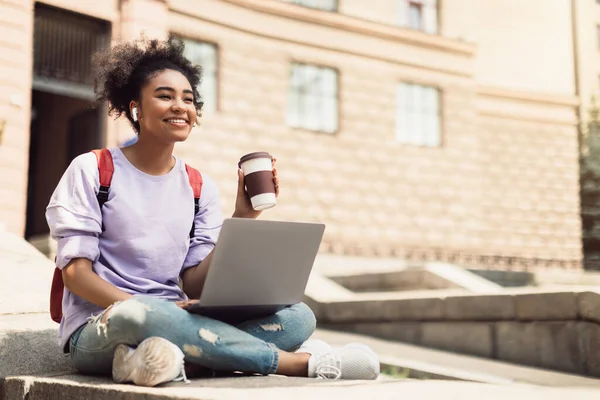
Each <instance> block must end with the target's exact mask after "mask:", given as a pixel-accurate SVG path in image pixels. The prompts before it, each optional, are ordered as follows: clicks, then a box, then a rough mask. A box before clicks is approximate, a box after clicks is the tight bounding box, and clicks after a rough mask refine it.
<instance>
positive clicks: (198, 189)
mask: <svg viewBox="0 0 600 400" xmlns="http://www.w3.org/2000/svg"><path fill="white" fill-rule="evenodd" d="M185 172H187V175H188V180H189V181H190V186H191V187H192V191H193V192H194V219H192V229H191V230H190V239H192V238H193V237H194V232H195V231H196V215H198V212H199V211H200V195H201V194H202V182H203V181H202V175H201V174H200V171H198V170H197V169H195V168H192V167H190V166H189V165H187V164H185Z"/></svg>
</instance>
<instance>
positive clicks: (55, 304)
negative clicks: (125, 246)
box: [50, 149, 202, 323]
mask: <svg viewBox="0 0 600 400" xmlns="http://www.w3.org/2000/svg"><path fill="white" fill-rule="evenodd" d="M92 153H94V154H95V155H96V159H97V160H98V172H99V173H100V189H99V190H98V194H97V195H96V197H97V199H98V204H99V205H100V210H102V206H103V205H104V203H106V201H107V200H108V192H109V190H110V183H111V181H112V176H113V172H114V171H115V167H114V164H113V159H112V154H111V153H110V150H109V149H101V150H92ZM185 171H186V172H187V174H188V180H189V182H190V186H191V187H192V190H193V191H194V216H195V215H196V214H198V211H200V194H201V193H202V175H201V174H200V172H199V171H198V170H196V169H194V168H192V167H190V166H189V165H187V164H186V165H185ZM102 230H104V224H103V225H102ZM194 231H195V223H194V222H192V229H191V231H190V238H193V237H194ZM64 287H65V285H64V282H63V279H62V270H60V269H59V268H58V267H56V268H55V269H54V276H53V277H52V286H51V288H50V317H51V318H52V320H53V321H55V322H59V323H60V321H61V319H62V298H63V291H64Z"/></svg>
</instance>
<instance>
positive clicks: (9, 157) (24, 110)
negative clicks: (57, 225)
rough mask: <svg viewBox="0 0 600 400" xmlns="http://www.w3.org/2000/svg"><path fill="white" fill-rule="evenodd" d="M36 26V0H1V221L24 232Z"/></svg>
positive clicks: (11, 229) (12, 229)
mask: <svg viewBox="0 0 600 400" xmlns="http://www.w3.org/2000/svg"><path fill="white" fill-rule="evenodd" d="M32 30H33V1H30V0H7V1H2V2H0V34H1V35H2V38H3V39H2V46H1V48H2V51H0V129H2V136H1V137H0V224H4V225H5V227H6V228H7V229H8V230H10V231H13V232H17V233H20V234H22V233H24V229H25V207H26V204H27V203H26V194H27V168H28V167H27V165H28V155H29V135H28V132H29V103H30V96H31V94H30V88H31V62H32V60H31V48H32ZM2 127H3V128H2Z"/></svg>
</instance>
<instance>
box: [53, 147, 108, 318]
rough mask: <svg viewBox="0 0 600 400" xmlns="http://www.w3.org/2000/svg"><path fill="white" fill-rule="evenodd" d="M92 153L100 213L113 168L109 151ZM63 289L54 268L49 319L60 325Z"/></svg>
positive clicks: (60, 276) (61, 280)
mask: <svg viewBox="0 0 600 400" xmlns="http://www.w3.org/2000/svg"><path fill="white" fill-rule="evenodd" d="M92 153H94V154H95V155H96V159H97V160H98V172H99V174H100V189H99V190H98V194H97V195H96V198H97V199H98V205H100V210H101V211H102V206H103V205H104V203H106V201H107V200H108V191H109V189H110V183H111V181H112V176H113V172H114V171H115V167H114V164H113V159H112V154H111V153H110V150H108V149H101V150H92ZM102 230H103V231H104V222H103V223H102ZM54 262H56V258H55V259H54ZM64 288H65V284H64V282H63V279H62V271H61V270H60V269H59V268H58V267H55V268H54V275H53V276H52V285H51V286H50V317H51V318H52V320H53V321H55V322H57V323H60V321H61V320H62V299H63V292H64Z"/></svg>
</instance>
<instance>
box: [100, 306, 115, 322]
mask: <svg viewBox="0 0 600 400" xmlns="http://www.w3.org/2000/svg"><path fill="white" fill-rule="evenodd" d="M113 306H114V304H113V305H110V306H108V308H107V309H106V310H105V311H104V315H102V319H101V320H100V323H101V324H105V323H106V322H108V317H109V316H110V313H111V311H112V308H113Z"/></svg>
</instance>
